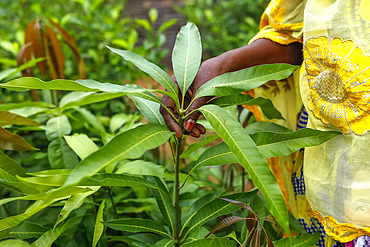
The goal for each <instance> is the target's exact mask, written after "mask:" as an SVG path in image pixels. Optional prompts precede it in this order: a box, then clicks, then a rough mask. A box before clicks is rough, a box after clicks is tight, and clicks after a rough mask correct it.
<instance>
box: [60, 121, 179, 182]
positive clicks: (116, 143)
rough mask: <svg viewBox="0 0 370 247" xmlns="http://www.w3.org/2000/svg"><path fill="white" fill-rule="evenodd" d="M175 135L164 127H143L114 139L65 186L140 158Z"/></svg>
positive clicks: (71, 176)
mask: <svg viewBox="0 0 370 247" xmlns="http://www.w3.org/2000/svg"><path fill="white" fill-rule="evenodd" d="M171 135H173V133H171V132H170V131H168V129H167V128H166V127H164V126H162V125H154V124H150V125H141V126H138V127H136V128H134V129H132V130H129V131H126V132H123V133H121V134H119V135H117V136H116V137H114V138H113V139H112V140H111V141H110V142H109V143H107V144H106V145H105V146H104V147H102V148H100V149H99V150H98V151H96V152H94V153H92V154H91V155H89V156H88V157H87V158H85V159H84V160H83V161H82V162H81V163H80V164H78V166H77V167H76V168H75V169H74V170H73V172H72V173H71V175H70V176H69V177H68V179H67V181H66V183H65V185H70V184H74V183H78V182H80V181H81V180H83V179H84V178H87V177H90V176H92V175H94V174H96V173H97V172H98V171H100V170H101V169H103V168H104V167H106V166H107V165H109V164H111V163H115V162H118V161H120V160H123V159H135V158H139V157H140V156H141V155H142V154H143V153H144V152H145V151H146V150H149V149H153V148H155V147H158V146H159V145H161V144H163V143H164V142H166V141H167V140H168V138H170V136H171Z"/></svg>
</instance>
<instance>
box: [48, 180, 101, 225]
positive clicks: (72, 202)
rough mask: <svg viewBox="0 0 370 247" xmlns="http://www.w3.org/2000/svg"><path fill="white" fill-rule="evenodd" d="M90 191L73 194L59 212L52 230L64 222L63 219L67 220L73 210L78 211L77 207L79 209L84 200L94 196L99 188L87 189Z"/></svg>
mask: <svg viewBox="0 0 370 247" xmlns="http://www.w3.org/2000/svg"><path fill="white" fill-rule="evenodd" d="M89 188H90V189H91V191H88V192H85V193H77V194H73V195H72V196H71V197H70V198H69V199H68V200H67V202H66V203H65V204H64V206H63V208H62V210H61V211H60V213H59V217H58V220H57V222H56V223H55V225H54V229H55V228H56V227H57V226H58V225H59V224H60V223H61V222H62V221H64V220H65V219H67V217H68V216H69V215H70V213H71V212H72V211H73V210H75V209H78V208H79V207H81V205H82V204H83V202H84V200H85V199H86V197H88V196H90V195H92V194H94V193H95V192H97V191H98V190H99V189H100V187H99V186H91V187H89Z"/></svg>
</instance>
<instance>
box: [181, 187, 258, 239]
mask: <svg viewBox="0 0 370 247" xmlns="http://www.w3.org/2000/svg"><path fill="white" fill-rule="evenodd" d="M256 193H257V191H256V190H254V191H252V192H247V193H237V194H233V195H230V196H225V197H226V198H228V199H233V200H241V198H243V201H244V202H246V203H248V202H250V201H251V200H252V199H253V198H254V197H255V195H256ZM238 209H240V207H238V206H237V205H234V204H233V203H229V202H226V201H224V200H220V199H215V200H213V201H211V202H209V203H207V204H206V205H204V206H203V207H201V208H200V209H199V210H197V211H196V212H194V213H193V214H192V215H189V217H188V218H187V220H186V221H185V222H184V224H183V226H182V228H181V232H180V236H181V238H182V239H186V237H187V235H188V234H189V233H190V232H191V231H194V230H195V229H197V228H199V227H201V226H202V225H204V224H205V223H206V222H208V221H209V220H211V219H214V218H216V217H218V216H220V215H227V214H230V213H232V212H235V211H236V210H238Z"/></svg>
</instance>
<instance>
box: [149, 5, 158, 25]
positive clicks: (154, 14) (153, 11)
mask: <svg viewBox="0 0 370 247" xmlns="http://www.w3.org/2000/svg"><path fill="white" fill-rule="evenodd" d="M149 18H150V21H151V22H152V23H154V22H156V20H157V19H158V11H157V9H155V8H151V9H150V10H149Z"/></svg>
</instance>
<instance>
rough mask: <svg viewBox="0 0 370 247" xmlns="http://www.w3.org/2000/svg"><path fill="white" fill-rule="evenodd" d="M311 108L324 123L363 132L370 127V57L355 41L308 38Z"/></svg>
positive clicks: (345, 130)
mask: <svg viewBox="0 0 370 247" xmlns="http://www.w3.org/2000/svg"><path fill="white" fill-rule="evenodd" d="M303 52H304V57H305V68H306V71H307V80H308V86H309V93H308V108H309V110H310V111H311V112H312V113H313V115H314V116H315V117H316V118H318V119H320V120H321V121H322V122H323V123H324V124H330V125H333V126H334V127H336V128H338V129H340V130H341V131H342V132H343V133H351V132H353V133H355V134H357V135H362V134H364V133H366V131H367V130H368V129H369V128H370V114H369V113H370V105H369V104H370V57H369V56H368V55H367V54H366V53H365V51H364V50H363V49H362V48H360V47H359V46H357V45H355V44H354V43H353V42H352V41H350V40H347V41H342V40H341V39H340V38H334V39H332V40H331V41H329V40H328V39H327V38H326V37H318V38H312V39H308V40H307V41H306V42H305V44H304V48H303Z"/></svg>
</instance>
